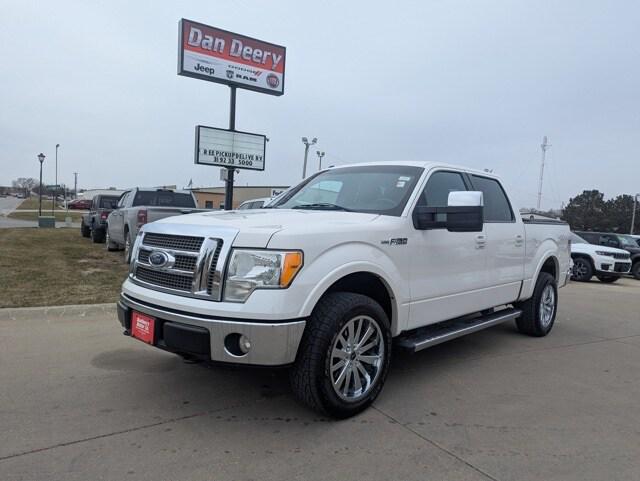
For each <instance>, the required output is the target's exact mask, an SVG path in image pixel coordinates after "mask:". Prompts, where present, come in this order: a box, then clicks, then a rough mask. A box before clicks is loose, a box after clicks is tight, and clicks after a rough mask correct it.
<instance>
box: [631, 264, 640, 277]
mask: <svg viewBox="0 0 640 481" xmlns="http://www.w3.org/2000/svg"><path fill="white" fill-rule="evenodd" d="M631 275H632V276H633V277H635V278H636V279H638V280H639V281H640V261H636V262H634V263H633V266H631Z"/></svg>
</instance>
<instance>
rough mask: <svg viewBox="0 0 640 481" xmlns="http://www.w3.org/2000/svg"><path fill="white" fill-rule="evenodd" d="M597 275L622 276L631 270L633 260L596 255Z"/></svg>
mask: <svg viewBox="0 0 640 481" xmlns="http://www.w3.org/2000/svg"><path fill="white" fill-rule="evenodd" d="M594 257H595V259H594V264H595V271H596V274H597V275H606V276H622V275H624V274H628V273H629V271H630V270H631V261H629V260H619V259H615V258H613V257H608V256H599V255H598V256H594Z"/></svg>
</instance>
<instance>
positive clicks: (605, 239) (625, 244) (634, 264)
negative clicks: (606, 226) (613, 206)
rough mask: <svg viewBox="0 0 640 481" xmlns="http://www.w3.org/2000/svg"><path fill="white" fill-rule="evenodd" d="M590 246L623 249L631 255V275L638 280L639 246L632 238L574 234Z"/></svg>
mask: <svg viewBox="0 0 640 481" xmlns="http://www.w3.org/2000/svg"><path fill="white" fill-rule="evenodd" d="M575 233H576V234H578V235H579V236H580V237H582V238H583V239H585V240H586V241H588V242H589V243H590V244H596V245H601V246H607V247H615V248H617V249H624V250H626V251H627V252H628V253H629V254H630V255H631V274H633V277H635V278H636V279H638V280H640V246H638V242H637V240H636V239H634V238H633V237H632V236H630V235H628V234H615V233H611V232H575Z"/></svg>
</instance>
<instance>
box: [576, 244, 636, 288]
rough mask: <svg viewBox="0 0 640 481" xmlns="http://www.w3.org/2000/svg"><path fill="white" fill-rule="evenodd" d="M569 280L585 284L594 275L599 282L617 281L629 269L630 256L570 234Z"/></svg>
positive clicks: (624, 252) (621, 250) (621, 251)
mask: <svg viewBox="0 0 640 481" xmlns="http://www.w3.org/2000/svg"><path fill="white" fill-rule="evenodd" d="M571 258H572V259H573V269H572V271H571V279H573V280H574V281H581V282H587V281H589V280H591V278H592V277H593V276H594V275H595V276H596V277H597V278H598V279H599V280H600V282H606V283H611V282H615V281H617V280H618V279H619V278H620V276H622V275H623V274H628V273H629V270H630V269H631V255H630V254H629V253H628V252H627V251H625V250H623V249H616V248H614V247H607V246H600V245H593V244H590V243H589V242H587V241H586V240H584V239H583V238H582V237H580V236H578V235H576V234H573V233H572V234H571Z"/></svg>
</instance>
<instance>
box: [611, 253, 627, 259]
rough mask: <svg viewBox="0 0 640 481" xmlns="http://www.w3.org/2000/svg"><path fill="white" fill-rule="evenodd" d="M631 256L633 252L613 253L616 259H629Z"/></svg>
mask: <svg viewBox="0 0 640 481" xmlns="http://www.w3.org/2000/svg"><path fill="white" fill-rule="evenodd" d="M630 257H631V254H629V253H627V254H618V253H614V254H613V258H614V259H629V258H630Z"/></svg>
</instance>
